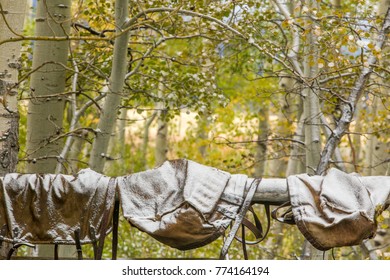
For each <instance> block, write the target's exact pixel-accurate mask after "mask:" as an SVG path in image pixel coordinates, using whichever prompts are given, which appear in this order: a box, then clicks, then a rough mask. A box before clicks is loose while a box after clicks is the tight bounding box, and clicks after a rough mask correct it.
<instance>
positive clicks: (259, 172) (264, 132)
mask: <svg viewBox="0 0 390 280" xmlns="http://www.w3.org/2000/svg"><path fill="white" fill-rule="evenodd" d="M259 107H260V110H259V117H258V121H259V127H258V133H257V140H258V142H257V143H256V150H255V165H254V176H255V177H256V178H261V177H263V176H264V173H265V166H266V164H265V163H266V157H267V141H265V140H266V139H267V137H268V130H269V125H268V124H269V107H268V104H266V105H265V106H262V105H260V106H259ZM277 175H278V174H277Z"/></svg>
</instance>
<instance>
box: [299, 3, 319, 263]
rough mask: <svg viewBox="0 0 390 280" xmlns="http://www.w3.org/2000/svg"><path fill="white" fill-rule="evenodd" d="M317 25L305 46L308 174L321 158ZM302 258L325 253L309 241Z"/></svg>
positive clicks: (310, 28) (310, 24)
mask: <svg viewBox="0 0 390 280" xmlns="http://www.w3.org/2000/svg"><path fill="white" fill-rule="evenodd" d="M305 3H306V7H307V8H308V10H309V12H308V13H311V10H312V9H313V8H315V7H316V2H315V1H313V0H306V2H305ZM314 28H315V23H314V22H313V21H312V20H311V19H308V20H306V23H305V29H306V38H305V45H304V58H303V67H304V70H303V72H304V78H305V79H306V81H307V82H306V85H305V88H304V90H303V92H302V94H303V115H304V130H305V147H306V173H307V174H311V175H314V174H317V170H316V167H317V165H318V163H319V161H320V157H321V154H320V153H321V127H320V126H321V121H320V116H321V109H320V102H319V98H318V92H317V91H316V90H315V89H314V88H313V87H309V86H308V85H309V84H311V83H312V81H313V80H314V79H315V77H317V74H318V67H317V61H318V48H317V38H316V36H315V34H314V32H313V31H314ZM302 257H303V258H305V259H312V260H313V259H321V258H322V257H323V252H321V251H319V250H317V249H315V248H314V247H313V246H312V245H311V244H310V243H309V242H308V241H307V240H305V243H304V249H303V252H302Z"/></svg>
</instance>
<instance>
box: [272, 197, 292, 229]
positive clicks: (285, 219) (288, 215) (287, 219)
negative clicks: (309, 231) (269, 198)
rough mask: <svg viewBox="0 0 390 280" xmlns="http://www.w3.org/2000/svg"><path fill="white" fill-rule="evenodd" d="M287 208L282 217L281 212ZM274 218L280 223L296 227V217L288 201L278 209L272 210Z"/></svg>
mask: <svg viewBox="0 0 390 280" xmlns="http://www.w3.org/2000/svg"><path fill="white" fill-rule="evenodd" d="M286 207H288V208H287V210H285V211H284V212H283V213H282V214H281V215H279V213H278V212H279V210H280V209H282V208H286ZM271 216H272V218H273V219H275V220H277V221H278V222H281V223H285V224H290V225H295V220H294V215H293V213H292V207H291V203H290V201H287V202H285V203H283V204H282V205H280V206H278V207H276V208H275V209H274V210H272V214H271Z"/></svg>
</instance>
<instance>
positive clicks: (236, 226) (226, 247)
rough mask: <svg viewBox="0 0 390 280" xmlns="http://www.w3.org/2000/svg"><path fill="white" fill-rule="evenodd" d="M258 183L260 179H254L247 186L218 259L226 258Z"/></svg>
mask: <svg viewBox="0 0 390 280" xmlns="http://www.w3.org/2000/svg"><path fill="white" fill-rule="evenodd" d="M260 182H261V179H254V180H253V181H252V183H251V185H250V186H249V190H248V193H247V195H246V197H245V200H244V202H243V204H242V206H241V208H240V211H239V212H238V214H237V215H236V218H235V221H234V224H233V226H232V229H231V230H230V232H229V234H228V236H227V237H226V240H225V242H224V244H223V247H222V250H221V254H220V256H219V258H220V259H225V258H226V255H227V252H228V250H229V248H230V245H231V244H232V242H233V239H234V237H235V236H236V233H237V231H238V229H239V227H240V225H241V223H242V221H243V219H244V217H245V214H246V212H247V211H248V209H249V207H250V206H251V203H252V198H253V196H254V194H255V192H256V189H257V187H258V186H259V184H260Z"/></svg>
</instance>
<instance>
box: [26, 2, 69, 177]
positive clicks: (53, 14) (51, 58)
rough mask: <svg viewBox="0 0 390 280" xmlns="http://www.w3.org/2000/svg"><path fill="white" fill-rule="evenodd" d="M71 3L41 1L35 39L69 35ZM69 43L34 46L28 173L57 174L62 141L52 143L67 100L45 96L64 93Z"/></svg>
mask: <svg viewBox="0 0 390 280" xmlns="http://www.w3.org/2000/svg"><path fill="white" fill-rule="evenodd" d="M71 4H72V3H71V0H53V1H38V3H37V15H36V20H35V21H36V27H35V35H36V36H59V37H61V36H68V35H69V32H70V23H71ZM68 44H69V42H68V41H59V42H55V41H36V42H35V43H34V53H33V54H34V55H33V63H32V67H33V69H37V68H39V67H40V68H39V69H38V70H37V71H35V72H34V73H33V74H32V75H31V83H30V89H31V92H30V97H31V99H30V101H29V104H28V115H27V148H26V150H27V154H28V159H29V162H28V164H27V172H28V173H54V171H55V168H56V164H57V159H58V156H59V153H60V149H61V146H62V145H61V141H52V140H53V138H56V137H57V136H58V135H60V134H61V133H62V122H63V111H64V104H65V103H64V99H63V98H62V97H60V96H58V97H57V98H53V97H47V98H46V97H45V96H47V95H55V94H60V93H62V92H64V91H65V78H66V76H65V75H66V70H65V67H64V66H66V64H67V59H68V49H69V48H68V46H69V45H68Z"/></svg>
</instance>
